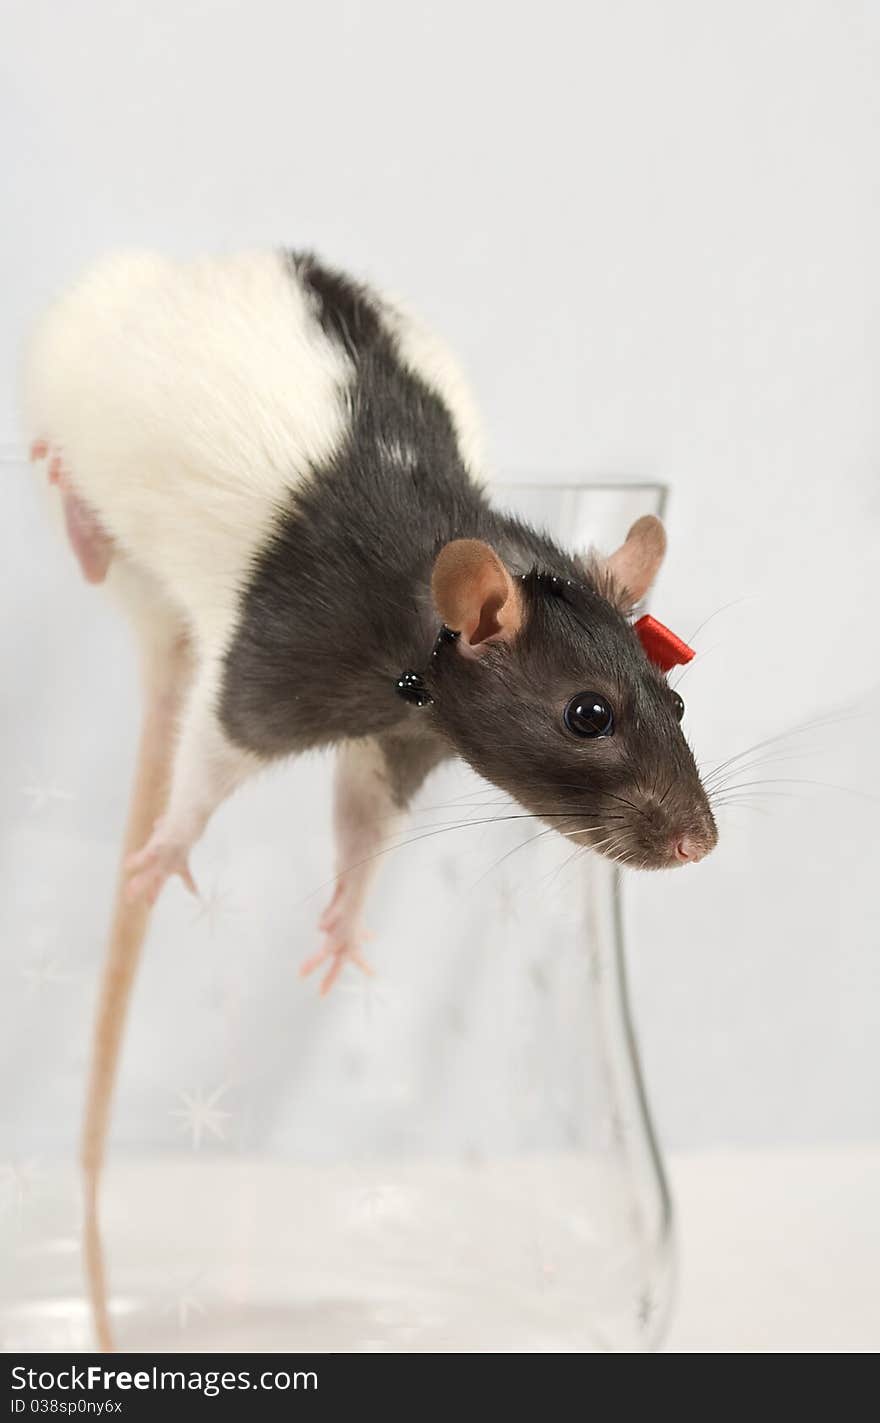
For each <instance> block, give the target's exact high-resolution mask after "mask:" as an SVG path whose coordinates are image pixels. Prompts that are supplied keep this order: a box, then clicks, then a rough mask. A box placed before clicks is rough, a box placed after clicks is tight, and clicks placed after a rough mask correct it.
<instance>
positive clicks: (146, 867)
mask: <svg viewBox="0 0 880 1423" xmlns="http://www.w3.org/2000/svg"><path fill="white" fill-rule="evenodd" d="M125 870H126V874H127V875H128V883H127V885H126V891H125V892H126V898H127V899H128V900H129V902H130V903H131V902H133V901H134V900H137V899H145V900H146V901H147V903H148V904H155V902H156V900H157V899H158V897H159V892H160V890H161V889H162V886H163V885H164V883H165V881H166V880H167V879H168V878H169V877H170V876H171V875H180V878H181V879H182V880H183V882H184V884H185V885H186V887H187V889H188V890H189V891H190V893H191V894H198V889H197V888H196V883H195V880H194V879H193V877H192V874H191V872H190V868H189V858H188V853H187V847H186V846H184V845H174V844H171V843H169V842H168V841H167V840H165V839H164V837H163V835H162V833H161V830H159V829H158V828H157V829H156V830H154V832H153V834H152V835H151V836H150V839H149V840H148V841H147V844H146V845H145V846H144V848H143V849H142V850H138V851H137V852H136V854H134V855H129V857H128V859H127V860H126V862H125Z"/></svg>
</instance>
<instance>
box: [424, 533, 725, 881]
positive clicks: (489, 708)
mask: <svg viewBox="0 0 880 1423" xmlns="http://www.w3.org/2000/svg"><path fill="white" fill-rule="evenodd" d="M665 544H666V540H665V536H664V533H663V527H662V525H661V524H660V522H659V520H658V519H654V518H651V517H646V518H643V519H639V521H638V522H637V523H636V524H634V525H633V527H632V529H631V530H630V532H629V535H628V537H627V539H626V542H625V543H624V544H623V545H622V547H621V548H619V549H618V550H617V552H616V553H615V554H613V555H612V556H611V557H610V558H608V559H598V558H594V559H592V560H591V561H590V562H589V564H588V565H587V566H586V567H585V568H583V569H576V568H575V566H572V567H571V572H572V573H574V572H576V571H577V573H578V576H577V577H576V578H575V577H572V578H571V579H569V577H568V576H567V573H564V574H563V575H562V576H559V575H558V574H555V575H554V574H552V573H551V572H550V571H545V570H543V569H541V568H537V569H534V570H532V571H531V572H529V573H526V574H524V575H521V576H518V575H515V574H514V575H512V574H511V573H510V572H509V570H508V569H507V568H506V566H505V565H504V563H503V562H502V560H501V558H500V557H499V556H498V554H497V553H496V552H495V551H494V549H492V548H491V547H490V546H489V545H488V544H486V543H482V542H479V541H478V540H473V539H460V540H456V541H455V542H453V543H450V544H447V545H446V546H445V547H444V548H443V549H441V551H440V554H439V555H438V557H437V561H436V563H435V566H434V574H433V579H432V591H433V596H434V602H435V606H436V609H437V612H438V614H439V616H440V618H441V620H442V621H443V623H444V624H446V626H447V627H449V628H451V629H453V630H455V631H456V632H458V633H459V636H458V638H457V639H456V640H455V642H454V643H449V644H448V645H446V646H444V647H443V648H442V650H441V651H440V653H439V655H438V656H437V657H436V658H435V659H434V663H433V667H432V675H431V681H432V684H433V690H434V692H435V697H436V706H435V712H436V715H437V717H438V719H439V720H440V722H441V724H442V726H443V728H444V730H445V732H446V734H447V735H448V736H449V737H450V739H451V740H452V741H453V742H454V744H455V745H456V747H457V749H458V751H459V752H460V753H461V755H462V756H463V757H464V758H465V760H467V761H468V762H469V763H470V764H471V765H472V766H473V767H474V769H475V770H477V771H478V772H479V773H480V774H481V775H483V776H485V777H486V778H487V779H488V780H490V781H493V782H494V783H495V785H497V786H500V787H501V788H502V789H503V790H505V791H507V792H509V793H510V794H511V795H513V796H514V797H515V798H516V799H517V800H518V801H519V802H520V803H521V804H522V805H524V806H525V807H526V809H527V810H529V811H531V812H533V813H534V814H535V815H537V816H538V817H540V818H541V819H543V820H546V821H547V823H548V824H550V825H553V826H555V827H556V828H557V829H559V830H560V831H561V832H562V833H563V834H565V835H568V836H570V837H572V839H573V842H574V843H575V844H580V845H590V846H592V847H593V848H595V849H597V850H599V851H601V853H603V854H605V855H608V856H609V857H611V858H613V859H617V860H619V861H620V862H621V863H624V864H630V865H633V866H636V867H639V868H642V869H662V868H665V867H666V866H673V865H678V864H683V863H686V862H688V861H691V860H699V859H702V857H703V856H704V855H706V854H708V852H709V851H710V850H711V849H712V847H713V846H714V844H715V842H716V840H717V832H716V829H715V822H714V820H713V818H712V812H711V809H710V807H709V802H708V800H707V797H706V793H705V791H704V789H703V786H702V784H701V782H700V777H699V773H698V771H697V768H696V765H695V763H694V758H693V755H692V753H691V750H690V747H689V746H688V744H687V741H686V740H685V738H684V735H683V734H682V729H681V725H680V723H681V717H682V714H683V711H684V705H683V703H682V700H681V698H680V697H679V696H678V694H677V693H676V692H674V691H672V690H671V689H670V687H669V685H668V683H667V680H666V677H665V676H664V675H663V673H662V672H661V671H659V669H658V668H657V667H656V666H655V665H654V664H653V663H652V662H650V661H649V659H648V657H647V655H646V653H645V651H644V649H643V647H642V645H641V643H640V641H639V638H638V636H637V634H636V633H635V632H634V630H633V627H632V625H631V623H630V621H629V616H628V614H630V613H631V611H632V608H633V606H634V605H635V604H636V603H638V602H639V601H640V600H641V599H642V598H643V597H644V596H645V594H646V593H647V591H648V589H649V587H650V585H651V583H652V582H653V580H654V577H655V575H656V573H657V570H658V568H659V566H660V563H661V561H662V558H663V553H664V550H665Z"/></svg>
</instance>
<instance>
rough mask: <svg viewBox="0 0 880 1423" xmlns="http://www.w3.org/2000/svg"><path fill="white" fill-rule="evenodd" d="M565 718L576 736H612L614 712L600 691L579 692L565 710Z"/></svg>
mask: <svg viewBox="0 0 880 1423" xmlns="http://www.w3.org/2000/svg"><path fill="white" fill-rule="evenodd" d="M563 720H564V722H565V724H566V726H567V727H568V729H569V731H572V732H574V734H575V736H610V735H611V734H612V732H613V731H614V713H613V711H612V710H611V707H610V706H609V704H608V702H606V700H605V698H604V697H600V696H599V693H598V692H578V694H577V696H576V697H572V699H571V701H570V702H569V704H568V706H567V707H566V708H565V711H564V712H563Z"/></svg>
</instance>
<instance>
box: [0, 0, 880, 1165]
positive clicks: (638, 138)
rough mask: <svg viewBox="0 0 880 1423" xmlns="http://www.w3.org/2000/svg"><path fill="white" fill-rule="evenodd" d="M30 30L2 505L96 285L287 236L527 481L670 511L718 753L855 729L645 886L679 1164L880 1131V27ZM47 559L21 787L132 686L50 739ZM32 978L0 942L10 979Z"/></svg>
mask: <svg viewBox="0 0 880 1423" xmlns="http://www.w3.org/2000/svg"><path fill="white" fill-rule="evenodd" d="M4 15H5V18H4V36H3V43H2V47H0V49H2V54H0V66H2V105H3V111H4V112H3V116H2V121H0V145H2V171H3V177H4V198H5V201H4V214H3V222H2V224H0V254H2V259H3V260H2V266H0V272H2V277H0V281H2V292H3V298H2V300H3V321H2V337H0V443H2V444H3V445H4V447H5V448H6V450H7V452H8V454H9V456H10V458H9V460H8V462H7V464H6V465H5V466H4V467H3V469H2V476H3V479H4V480H10V481H11V480H15V481H21V480H22V478H23V476H22V474H21V472H20V470H19V468H18V466H17V464H16V462H15V459H14V456H15V453H16V451H17V449H18V448H19V444H20V431H19V430H18V427H17V423H16V412H15V398H14V387H15V380H16V365H17V359H18V351H19V347H20V342H21V339H22V336H23V335H24V332H25V330H26V328H27V325H28V322H29V321H30V320H31V319H32V317H33V316H34V315H35V314H36V312H37V311H38V310H39V308H40V307H41V305H42V304H43V303H44V302H45V301H46V300H47V299H48V298H49V297H50V296H51V294H52V293H53V292H55V291H56V290H58V289H59V288H60V287H62V286H63V285H64V283H65V282H67V281H68V280H69V279H71V278H72V277H73V276H75V275H76V273H77V272H78V270H79V269H80V268H81V267H82V266H83V265H85V264H86V263H88V262H89V261H91V260H92V259H93V258H94V257H95V256H97V255H98V254H100V253H101V252H103V251H106V250H108V249H112V248H115V247H119V246H125V245H129V246H130V245H137V246H158V247H161V248H162V249H164V250H166V251H171V252H177V253H180V254H189V253H193V252H197V251H200V250H214V249H218V248H221V249H226V248H234V247H238V246H242V245H253V244H273V245H274V244H278V243H288V244H290V245H297V246H306V245H311V246H314V247H315V248H317V249H318V250H319V251H320V252H321V253H322V254H324V255H326V256H327V257H329V258H332V259H333V260H335V261H338V262H339V263H341V264H344V265H347V266H350V267H352V268H354V269H355V270H357V271H361V272H364V273H366V274H369V275H370V276H372V277H374V278H375V279H377V280H378V281H379V282H381V283H384V284H386V285H388V286H390V287H392V288H393V289H395V290H397V291H399V292H400V293H401V294H403V295H405V296H406V297H407V298H409V299H410V301H412V302H413V303H414V304H415V305H417V306H418V307H419V308H421V310H422V311H423V312H424V314H425V315H426V316H428V317H429V318H430V319H431V320H432V321H433V322H434V324H435V325H436V326H437V327H438V328H439V329H440V330H441V331H442V332H443V334H444V335H445V336H446V337H447V338H448V339H449V341H450V342H451V343H452V344H453V345H454V346H455V347H456V348H457V349H458V351H459V353H460V354H461V356H462V359H463V361H464V364H465V366H466V368H467V369H468V371H469V373H470V376H471V379H472V382H473V384H474V386H475V388H476V392H477V395H478V397H479V399H480V402H481V404H482V407H483V410H484V414H485V419H486V425H487V429H488V434H489V444H490V449H491V453H492V464H493V467H494V469H495V470H497V471H498V472H500V473H503V475H504V477H505V478H513V479H516V478H522V479H532V478H543V477H546V479H547V480H552V479H561V478H588V479H589V478H599V477H601V476H604V475H609V474H610V475H617V476H625V477H633V478H649V479H659V480H664V481H667V482H668V483H669V484H670V485H671V487H672V501H671V505H670V511H669V532H670V541H671V552H670V557H669V563H668V567H667V569H666V570H665V571H664V573H663V575H662V578H661V581H660V583H659V585H658V589H657V592H656V595H655V599H654V609H655V611H656V613H657V614H658V616H660V617H661V618H662V619H663V620H664V621H665V622H668V623H669V624H670V625H671V626H672V627H673V628H674V629H675V630H676V631H678V632H679V633H681V635H682V636H684V637H688V636H689V635H690V634H691V633H692V632H693V631H694V629H696V628H697V626H698V625H699V624H701V623H702V622H703V621H704V620H705V619H707V618H709V617H710V616H711V615H713V614H714V615H716V616H714V617H713V618H712V621H711V622H710V623H709V625H708V626H707V627H706V628H705V629H704V630H703V631H702V632H700V633H699V634H698V635H697V637H696V645H697V647H698V649H699V651H700V653H701V656H700V657H699V658H698V660H697V661H696V663H695V664H694V666H693V669H692V670H689V671H688V673H687V676H686V679H685V681H684V683H683V685H682V692H683V694H684V695H685V697H686V700H687V703H688V728H689V732H690V734H691V737H692V739H693V740H694V742H695V745H696V748H697V751H698V753H699V754H700V755H701V756H704V757H706V758H707V759H711V758H716V759H721V758H724V757H726V756H728V755H731V754H733V753H735V752H738V751H740V750H741V749H743V748H745V747H748V746H749V745H750V744H751V743H753V742H756V741H759V740H761V739H762V738H763V737H765V736H773V735H776V734H777V733H779V732H783V731H787V730H789V729H791V728H794V727H796V726H797V725H799V724H801V723H805V722H811V721H813V720H815V719H817V718H818V719H829V720H833V721H834V724H832V725H828V726H822V727H819V728H817V729H815V730H813V731H810V732H809V733H807V734H805V735H804V736H802V737H801V738H799V739H798V740H797V741H796V742H795V743H793V745H794V747H795V749H799V750H800V751H802V753H803V757H802V759H801V760H799V761H783V762H781V763H779V764H778V765H771V766H767V767H761V768H760V769H758V770H757V771H756V772H755V773H754V774H753V775H749V776H745V777H743V779H747V780H749V781H753V780H755V779H757V778H758V777H760V776H767V775H769V776H777V777H800V778H804V779H805V780H808V781H810V782H821V783H823V784H822V785H816V784H809V785H808V784H801V785H793V784H777V785H774V786H768V787H764V789H767V790H771V791H773V792H774V794H772V795H768V796H767V797H766V798H765V799H764V800H762V801H760V802H758V803H756V804H755V805H754V806H752V807H745V806H742V807H739V808H738V809H737V810H736V811H730V812H728V813H727V814H726V815H725V817H724V819H723V821H722V841H721V844H720V846H719V849H718V851H717V852H716V854H715V855H714V856H713V857H712V859H711V860H710V861H707V862H706V864H705V865H702V866H700V867H699V868H698V869H696V870H690V869H689V870H687V871H686V872H682V873H679V874H675V875H674V876H651V877H644V878H642V879H639V880H632V881H631V883H630V886H629V920H630V929H631V939H632V950H633V952H632V961H633V966H632V972H633V978H634V989H635V997H636V1007H637V1012H638V1018H639V1023H640V1028H641V1035H642V1039H643V1044H644V1050H645V1055H646V1059H647V1067H648V1076H649V1080H650V1084H651V1094H652V1098H653V1101H654V1105H655V1109H656V1113H657V1116H658V1119H659V1126H660V1130H661V1134H662V1136H663V1138H664V1140H665V1141H666V1142H667V1144H669V1145H671V1146H673V1147H682V1148H686V1149H688V1150H689V1151H691V1150H703V1149H708V1148H718V1147H722V1146H724V1147H727V1146H732V1147H734V1148H742V1149H757V1148H761V1147H770V1146H772V1147H773V1148H774V1149H778V1148H786V1147H810V1148H815V1147H819V1148H821V1147H829V1148H830V1147H831V1146H833V1145H838V1146H839V1145H841V1144H844V1143H849V1144H858V1143H868V1142H871V1141H876V1140H877V1138H878V1136H880V1094H878V1091H877V1083H878V1076H880V1048H878V1034H877V1018H878V1001H880V997H878V976H880V974H878V954H877V949H878V940H880V934H878V927H880V910H878V897H877V894H876V863H877V851H878V848H880V844H878V839H880V837H878V833H877V829H876V824H877V815H878V801H877V800H876V799H871V798H870V797H876V796H877V795H878V794H880V757H878V751H877V736H876V731H877V719H878V709H880V697H878V683H880V673H878V658H877V633H876V615H875V613H874V595H875V582H876V574H877V569H878V538H880V481H878V460H880V431H878V422H877V413H876V412H877V408H878V407H877V400H876V393H877V375H878V354H880V336H878V332H880V323H878V295H880V290H878V288H880V277H878V266H877V252H878V250H880V182H878V168H877V151H878V147H877V145H878V138H880V122H878V121H880V86H878V84H877V74H878V63H880V10H878V8H877V7H876V6H874V5H871V4H867V3H858V0H848V3H847V4H845V5H841V4H838V3H831V0H824V3H809V2H808V0H807V2H805V0H790V3H785V0H772V3H766V0H760V3H759V0H740V3H737V4H735V5H734V4H718V3H714V4H704V3H697V0H692V3H688V0H667V3H664V4H662V5H658V4H653V3H648V0H622V2H621V0H618V3H616V4H615V5H613V6H610V5H606V4H601V3H597V2H595V0H585V3H581V4H577V5H575V4H572V3H560V0H549V3H546V0H545V3H543V4H541V5H533V6H532V5H530V6H526V5H522V4H500V3H484V4H472V3H470V4H462V3H458V0H447V3H445V4H442V5H440V4H436V5H425V4H418V3H389V0H383V3H380V4H377V5H358V4H353V3H349V4H344V3H339V0H330V3H325V4H320V5H318V4H314V5H308V6H301V5H299V4H297V3H294V4H290V5H284V4H280V3H278V0H274V3H269V0H251V3H249V4H248V5H247V6H244V5H235V4H228V3H203V4H199V3H195V0H175V3H173V4H172V3H171V2H170V0H157V3H154V4H152V5H150V6H148V7H145V6H141V5H137V4H135V3H134V0H130V3H112V0H81V3H79V4H78V5H76V6H69V7H62V6H59V5H57V4H55V3H48V0H27V3H23V0H7V4H6V6H5V11H4ZM21 497H22V496H20V493H19V492H18V491H17V490H16V492H15V495H14V497H13V498H12V500H7V501H6V507H7V511H9V510H10V509H13V510H14V509H16V508H18V507H19V504H20V501H21ZM40 563H41V559H40V558H34V559H30V558H29V557H28V550H27V549H26V548H25V549H22V548H21V534H20V526H19V525H17V523H16V521H15V520H14V519H9V518H7V519H3V520H0V567H2V568H3V569H4V574H5V576H6V577H7V578H8V579H9V583H8V587H7V589H6V595H5V597H4V600H3V609H2V619H3V628H2V636H3V657H4V667H5V668H6V672H5V673H4V681H5V680H6V677H7V676H8V677H9V678H10V686H9V692H10V695H9V697H8V700H6V699H5V700H6V708H5V712H4V715H8V716H9V726H10V727H12V726H13V724H15V725H19V724H20V723H21V721H22V719H25V720H27V721H29V722H37V721H39V720H40V719H42V723H43V724H44V725H46V726H47V728H50V730H51V734H50V733H49V731H48V730H47V733H46V735H45V736H44V738H43V741H42V743H41V748H42V749H41V750H40V751H39V754H37V755H36V760H37V762H38V764H36V765H32V766H27V767H25V766H22V765H21V763H20V761H18V760H13V759H11V754H10V757H9V758H7V761H6V764H5V765H4V766H3V779H4V788H5V790H6V791H7V793H8V794H9V795H16V794H21V792H22V786H23V785H29V784H31V783H32V782H33V781H34V780H36V782H37V783H38V784H42V785H51V784H53V783H56V782H57V783H59V784H60V783H63V777H64V774H65V773H66V772H67V769H68V768H70V767H76V766H77V764H78V761H77V756H78V749H77V748H78V747H79V746H81V744H82V740H83V736H82V730H83V727H84V726H88V725H89V724H95V718H96V717H97V719H98V721H97V724H99V725H100V714H99V711H98V710H97V709H98V708H99V707H100V697H101V682H102V678H104V677H105V676H106V677H107V678H108V679H110V681H111V682H112V681H115V679H118V678H119V677H121V676H122V675H123V674H124V673H125V672H127V669H126V668H125V667H124V665H122V666H120V664H119V663H118V660H114V661H113V662H112V665H110V666H109V667H107V666H105V665H101V659H100V657H96V658H95V659H94V660H92V661H90V662H89V664H88V665H87V666H84V667H83V669H82V679H81V686H82V693H81V695H82V700H81V701H79V702H77V703H76V704H75V705H73V706H71V707H70V708H58V707H57V706H54V712H55V718H54V720H53V721H52V722H51V723H50V721H49V720H48V718H47V715H46V713H47V710H48V709H49V708H50V707H52V706H53V703H52V696H51V689H52V669H51V667H50V666H47V665H46V662H45V659H43V660H42V661H41V658H40V651H41V648H40V646H39V645H37V644H36V643H35V634H34V632H33V631H29V627H28V608H29V603H30V602H31V601H32V600H33V598H34V597H35V596H36V591H35V590H37V589H38V588H39V587H40V586H42V585H41V584H40V580H41V576H42V572H43V570H42V568H41V566H40ZM71 577H72V575H71ZM71 586H72V585H71ZM74 596H80V594H79V590H77V593H76V594H74V593H73V592H71V597H74ZM83 596H84V595H83ZM82 607H83V609H84V610H85V609H86V608H87V604H86V602H82ZM102 616H103V614H102ZM107 626H108V633H107V636H108V638H113V637H114V636H115V634H113V633H112V632H110V631H109V627H110V624H109V621H108V624H107ZM41 636H42V633H41ZM110 646H112V647H114V648H115V646H116V644H115V642H110V643H108V647H110ZM67 655H68V656H69V657H71V658H74V659H75V658H76V656H77V651H76V647H75V646H72V647H71V648H70V649H69V652H68V654H67ZM68 712H69V714H70V717H73V718H74V722H73V725H70V724H69V721H68V718H67V713H68ZM837 718H842V719H841V720H836V719H837ZM65 727H66V732H65ZM124 732H125V736H127V737H128V741H127V742H126V741H125V740H124V737H123V738H122V739H121V742H120V746H119V748H118V750H117V749H116V748H115V747H114V748H113V749H112V750H111V749H108V750H107V755H108V757H109V758H110V759H111V761H112V764H113V765H114V766H115V765H119V766H120V767H121V766H123V765H124V761H125V756H126V755H127V754H128V752H129V751H130V740H131V734H132V733H131V730H130V728H125V729H124ZM65 735H66V736H67V738H68V740H67V741H65ZM14 744H15V737H14V735H13V736H10V737H9V738H7V746H10V745H14ZM781 749H782V750H783V751H785V750H790V749H791V747H790V746H788V744H784V745H783V746H782V747H781ZM91 754H92V755H93V756H94V755H95V754H96V753H91ZM89 764H90V765H91V764H92V762H91V761H90V762H89ZM59 777H60V778H61V781H60V782H59ZM826 783H833V784H834V785H839V786H844V787H848V788H850V789H849V790H848V791H839V790H834V789H831V788H830V787H829V785H828V784H826ZM87 791H88V788H87ZM81 792H82V788H80V796H79V799H80V801H81V799H82V794H81ZM853 792H861V794H856V793H853ZM122 794H123V791H122V786H121V785H119V786H118V787H117V786H116V785H115V784H111V785H109V786H108V784H107V783H106V781H104V782H101V783H100V785H98V784H97V783H96V789H95V797H96V803H95V804H93V805H91V806H90V811H89V814H90V815H93V816H94V817H95V818H96V819H97V818H98V816H99V814H100V812H101V811H102V810H103V811H105V812H106V813H107V814H109V815H118V814H120V813H121V799H122ZM117 795H118V801H117ZM87 798H88V797H87ZM56 809H57V807H56ZM64 813H65V814H70V815H73V816H74V818H75V814H76V813H75V812H74V811H69V812H68V811H65V812H64ZM96 892H97V891H96ZM24 952H31V948H28V947H27V946H25V947H24V948H23V947H22V945H20V944H19V943H17V942H8V943H6V944H5V945H4V947H3V956H4V959H5V960H6V961H7V965H8V963H9V961H10V960H11V959H12V960H14V959H15V956H16V955H17V954H21V953H24ZM6 1080H7V1083H8V1082H9V1080H10V1079H9V1075H8V1074H7V1077H6ZM15 1090H16V1092H19V1091H20V1084H19V1083H16V1084H15ZM0 1154H2V1153H0ZM856 1159H857V1158H856Z"/></svg>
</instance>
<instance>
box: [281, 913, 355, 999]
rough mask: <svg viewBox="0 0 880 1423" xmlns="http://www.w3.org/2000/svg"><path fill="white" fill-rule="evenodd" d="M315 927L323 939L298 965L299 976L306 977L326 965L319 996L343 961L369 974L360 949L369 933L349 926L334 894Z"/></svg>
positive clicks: (328, 988)
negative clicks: (299, 966)
mask: <svg viewBox="0 0 880 1423" xmlns="http://www.w3.org/2000/svg"><path fill="white" fill-rule="evenodd" d="M318 928H319V929H320V930H321V932H322V934H323V936H324V942H323V943H322V945H321V947H320V949H319V950H318V952H317V953H316V954H312V956H311V958H308V959H306V961H305V963H304V964H303V965H302V966H301V968H300V971H299V975H300V978H306V977H307V976H308V975H309V974H310V973H313V972H314V971H315V969H316V968H320V967H321V965H322V964H327V965H328V968H327V972H326V973H325V974H324V977H323V978H322V980H321V997H322V998H324V997H326V995H327V994H328V993H329V992H330V989H331V988H332V987H333V985H334V983H335V982H336V980H337V978H338V977H339V975H340V974H341V973H342V970H343V969H344V968H345V965H346V964H347V963H353V964H355V965H356V966H357V967H358V968H359V969H360V970H361V973H367V974H372V973H373V969H372V967H371V965H370V964H368V963H367V961H366V959H365V958H364V956H363V954H362V952H361V946H362V945H363V944H364V942H365V941H366V940H368V939H369V938H371V937H372V936H371V935H370V934H366V933H364V932H363V931H361V930H359V929H356V928H353V927H352V926H351V925H350V924H348V923H347V922H346V915H345V910H344V907H343V904H342V902H341V896H340V895H339V894H338V893H337V894H336V895H334V897H333V899H332V900H331V902H330V904H329V905H328V906H327V908H326V909H325V910H324V913H323V914H322V915H321V918H320V920H319V923H318Z"/></svg>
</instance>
